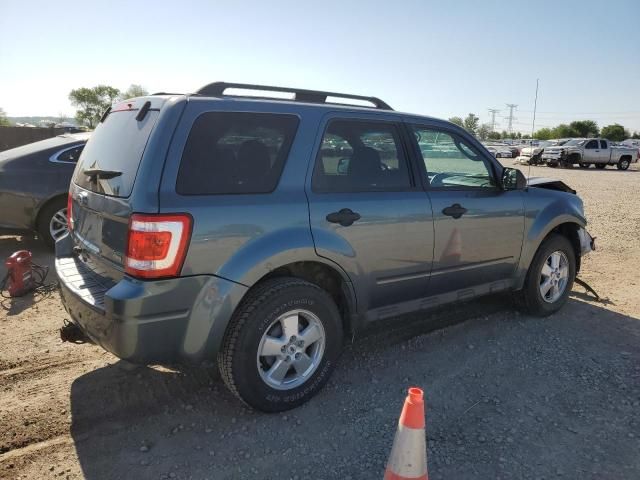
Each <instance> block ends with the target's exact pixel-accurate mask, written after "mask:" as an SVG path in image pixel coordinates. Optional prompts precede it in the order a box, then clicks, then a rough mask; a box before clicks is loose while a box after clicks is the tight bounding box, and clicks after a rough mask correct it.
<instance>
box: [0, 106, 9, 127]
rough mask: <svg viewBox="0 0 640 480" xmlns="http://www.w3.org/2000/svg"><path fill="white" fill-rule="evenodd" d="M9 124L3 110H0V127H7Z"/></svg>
mask: <svg viewBox="0 0 640 480" xmlns="http://www.w3.org/2000/svg"><path fill="white" fill-rule="evenodd" d="M10 125H11V122H10V121H9V119H8V118H7V114H6V113H4V110H3V109H2V108H0V127H9V126H10Z"/></svg>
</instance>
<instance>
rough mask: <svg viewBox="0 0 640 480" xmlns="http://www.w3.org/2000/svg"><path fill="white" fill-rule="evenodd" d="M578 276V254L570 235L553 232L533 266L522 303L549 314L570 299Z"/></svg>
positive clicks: (530, 310)
mask: <svg viewBox="0 0 640 480" xmlns="http://www.w3.org/2000/svg"><path fill="white" fill-rule="evenodd" d="M575 276H576V257H575V252H574V251H573V247H572V246H571V243H570V242H569V240H567V238H566V237H564V236H562V235H558V234H552V235H551V236H549V237H548V238H547V239H546V240H545V241H544V242H543V243H542V245H540V248H538V251H537V252H536V254H535V256H534V257H533V261H532V262H531V265H530V266H529V271H528V272H527V278H526V279H525V285H524V288H523V289H522V291H520V292H518V293H517V297H516V298H517V300H518V303H519V304H520V305H521V306H522V307H524V309H525V310H526V311H527V312H528V313H531V314H533V315H538V316H547V315H551V314H552V313H554V312H557V311H558V310H559V309H560V308H562V306H563V305H564V304H565V303H566V302H567V298H568V297H569V292H570V291H571V288H572V287H573V281H574V280H575Z"/></svg>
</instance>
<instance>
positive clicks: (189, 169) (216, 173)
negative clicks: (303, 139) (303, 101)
mask: <svg viewBox="0 0 640 480" xmlns="http://www.w3.org/2000/svg"><path fill="white" fill-rule="evenodd" d="M297 127H298V118H297V117H296V116H294V115H285V114H272V113H236V112H208V113H203V114H202V115H200V116H199V117H198V118H197V119H196V121H195V122H194V124H193V127H192V129H191V132H190V133H189V138H188V139H187V144H186V145H185V148H184V152H183V153H182V160H181V162H180V169H179V170H178V179H177V181H176V192H178V193H179V194H180V195H222V194H242V193H244V194H248V193H268V192H272V191H273V190H274V189H275V188H276V185H277V184H278V180H280V174H281V173H282V169H283V167H284V163H285V161H286V159H287V156H288V155H289V150H290V148H291V143H292V142H293V138H294V136H295V134H296V130H297Z"/></svg>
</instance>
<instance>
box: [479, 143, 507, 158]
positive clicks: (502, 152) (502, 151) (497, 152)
mask: <svg viewBox="0 0 640 480" xmlns="http://www.w3.org/2000/svg"><path fill="white" fill-rule="evenodd" d="M485 147H486V148H487V150H489V152H491V155H493V156H494V157H496V158H511V156H512V155H511V149H510V148H509V147H507V146H504V145H485Z"/></svg>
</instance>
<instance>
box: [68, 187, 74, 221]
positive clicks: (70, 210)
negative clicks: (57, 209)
mask: <svg viewBox="0 0 640 480" xmlns="http://www.w3.org/2000/svg"><path fill="white" fill-rule="evenodd" d="M67 227H68V228H69V230H73V198H72V197H71V192H69V196H67Z"/></svg>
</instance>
